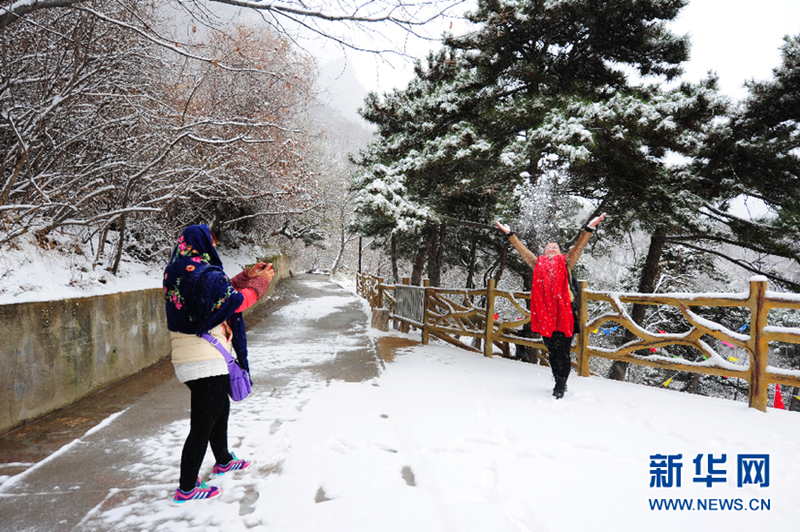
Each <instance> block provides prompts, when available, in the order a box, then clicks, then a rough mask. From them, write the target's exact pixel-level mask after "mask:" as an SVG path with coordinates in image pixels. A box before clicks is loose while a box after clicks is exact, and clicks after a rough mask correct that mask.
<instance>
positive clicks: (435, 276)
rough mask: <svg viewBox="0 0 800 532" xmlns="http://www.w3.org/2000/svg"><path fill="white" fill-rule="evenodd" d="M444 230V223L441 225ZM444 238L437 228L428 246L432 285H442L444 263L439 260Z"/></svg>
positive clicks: (429, 275)
mask: <svg viewBox="0 0 800 532" xmlns="http://www.w3.org/2000/svg"><path fill="white" fill-rule="evenodd" d="M440 227H441V228H442V231H443V230H444V229H443V228H444V225H441V226H440ZM441 246H442V239H441V238H439V231H437V230H436V228H434V229H433V231H431V243H430V245H429V246H428V280H429V281H430V284H431V286H441V281H442V265H441V263H440V261H439V259H440V258H441Z"/></svg>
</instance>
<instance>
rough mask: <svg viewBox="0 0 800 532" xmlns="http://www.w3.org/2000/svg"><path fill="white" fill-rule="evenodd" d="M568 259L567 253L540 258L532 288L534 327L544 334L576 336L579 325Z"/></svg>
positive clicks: (533, 328) (534, 271)
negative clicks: (572, 295)
mask: <svg viewBox="0 0 800 532" xmlns="http://www.w3.org/2000/svg"><path fill="white" fill-rule="evenodd" d="M568 282H569V281H568V279H567V261H566V257H565V256H564V255H557V256H555V257H553V258H552V259H550V258H547V257H545V256H544V255H542V256H540V257H539V260H537V261H536V267H535V268H534V269H533V287H532V288H531V330H532V331H533V332H537V333H539V334H541V335H542V336H548V337H550V336H553V332H554V331H561V332H563V333H564V334H565V335H566V336H567V337H568V338H569V337H571V336H572V333H573V332H574V331H573V327H574V326H575V322H574V319H573V317H572V302H571V301H570V297H569V288H568Z"/></svg>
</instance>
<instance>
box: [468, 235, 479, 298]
mask: <svg viewBox="0 0 800 532" xmlns="http://www.w3.org/2000/svg"><path fill="white" fill-rule="evenodd" d="M477 256H478V237H477V235H475V236H473V237H472V244H471V245H470V248H469V264H467V288H468V289H469V288H475V263H476V261H477Z"/></svg>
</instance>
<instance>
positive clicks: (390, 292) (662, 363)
mask: <svg viewBox="0 0 800 532" xmlns="http://www.w3.org/2000/svg"><path fill="white" fill-rule="evenodd" d="M402 284H404V285H408V284H409V279H408V278H405V279H403V281H402ZM580 289H581V297H580V302H581V305H580V312H579V319H580V323H581V324H583V326H582V327H580V329H579V331H578V332H577V334H576V336H577V342H576V345H575V347H573V349H572V350H573V352H575V353H576V354H577V362H576V363H573V366H574V367H575V369H576V370H577V372H578V375H580V376H582V377H588V376H589V375H590V374H591V373H590V370H589V362H590V359H591V357H600V358H604V359H608V360H619V361H622V362H628V363H631V364H639V365H644V366H652V367H659V368H665V369H671V370H676V371H684V372H689V373H698V374H703V375H718V376H719V375H722V376H727V377H737V378H740V379H743V380H745V381H746V382H747V383H748V389H749V405H750V406H751V407H752V408H757V409H759V410H761V411H764V412H765V411H766V409H767V386H768V385H769V384H770V383H777V384H781V385H785V386H794V387H800V371H796V370H786V369H781V368H773V367H768V365H767V354H768V352H769V343H770V342H783V343H790V344H800V328H790V327H775V326H769V324H768V315H769V311H770V310H772V309H795V310H800V295H798V294H783V293H778V292H771V291H768V290H767V281H766V279H765V278H763V277H754V278H752V279H751V281H750V290H749V292H745V293H740V294H702V295H699V294H623V293H613V292H596V291H591V290H587V284H586V281H581V282H580ZM357 290H358V293H359V295H361V296H362V297H364V298H366V299H367V300H368V301H369V304H370V307H371V308H385V309H388V310H389V312H390V317H391V319H392V320H394V321H395V322H397V323H399V324H400V328H401V330H403V331H406V332H407V331H408V330H409V329H410V327H416V328H418V329H420V330H421V333H422V343H424V344H426V343H428V341H429V338H430V336H434V337H435V338H438V339H440V340H442V341H445V342H447V343H449V344H452V345H455V346H457V347H459V348H462V349H466V350H468V351H473V352H478V353H481V352H482V353H483V354H484V355H485V356H489V357H491V356H492V355H493V353H494V348H495V346H496V347H498V348H499V349H500V350H501V351H502V352H503V353H504V354H505V355H506V356H508V354H509V351H510V348H509V345H510V344H516V345H524V346H529V347H532V348H534V349H535V350H537V351H536V352H537V353H538V356H539V357H540V358H541V359H543V360H544V361H546V358H544V353H545V352H546V348H545V346H544V344H543V343H542V341H541V339H540V338H527V337H524V336H521V335H520V334H519V332H518V331H519V330H520V329H521V328H522V327H523V326H524V325H526V324H528V323H530V313H529V312H528V310H527V309H528V305H529V300H530V294H529V293H525V292H507V291H502V290H497V289H495V283H494V280H489V284H488V286H487V287H486V288H483V289H472V290H468V289H460V290H459V289H451V288H434V287H430V286H427V282H426V286H424V287H420V288H418V290H424V308H423V316H424V319H423V322H422V323H419V322H417V321H415V320H411V319H408V318H406V317H403V316H401V315H398V314H397V313H395V307H396V305H397V286H396V285H387V284H384V283H383V279H381V278H380V277H376V276H373V275H369V274H360V275H359V276H358V278H357ZM589 302H594V303H593V307H598V306H606V307H607V308H608V309H609V310H608V311H607V312H605V313H603V314H601V315H599V316H597V317H594V318H592V319H591V321H590V320H589V311H588V309H589V304H590V303H589ZM631 303H638V304H643V305H668V306H672V307H675V308H676V309H677V310H678V311H680V313H681V315H682V316H683V317H684V319H685V320H686V322H687V324H688V330H686V331H684V332H681V333H659V332H655V333H654V332H652V331H649V330H647V329H645V328H643V327H641V326H640V325H638V324H636V323H635V322H634V321H633V320H632V319H631V317H630V315H629V314H628V312H627V310H626V308H625V306H624V304H631ZM692 307H741V308H745V309H747V310H749V312H750V321H749V323H748V325H749V331H750V334H742V333H740V332H735V331H732V330H730V329H728V328H726V327H724V326H723V325H721V324H718V323H715V322H712V321H710V320H708V319H706V318H703V317H702V316H700V315H698V314H697V313H696V312H694V311H693V310H692ZM498 308H501V309H502V310H501V311H502V313H503V316H504V317H503V318H501V319H495V316H496V314H495V312H496V310H495V309H498ZM509 315H513V317H512V318H508V317H507V316H509ZM608 322H614V323H616V324H618V325H619V326H621V327H623V328H624V329H627V330H628V331H630V332H631V333H632V334H633V335H634V336H635V337H636V338H635V339H634V340H632V341H630V342H627V343H625V344H624V345H622V346H619V347H616V348H607V347H602V346H597V345H590V340H591V338H592V331H597V330H598V328H600V327H602V326H604V325H606V324H607V323H608ZM704 336H709V337H713V338H716V339H718V340H720V341H721V342H725V343H726V344H728V345H730V346H735V347H739V348H742V349H744V350H745V351H746V352H747V353H748V355H749V356H748V359H749V360H748V361H747V364H746V365H740V364H733V363H731V362H730V361H728V360H726V359H725V358H723V357H722V356H720V355H719V354H718V353H717V352H716V351H715V350H714V349H712V348H711V347H710V346H709V345H708V343H707V342H706V341H704V340H703V337H704ZM462 338H472V339H473V340H472V343H471V344H470V343H465V342H463V341H462ZM668 345H683V346H689V347H692V348H694V349H696V350H697V351H698V352H699V353H700V354H701V355H703V358H704V359H705V360H703V361H702V362H694V361H690V360H686V359H685V358H674V357H665V356H661V355H657V354H651V355H641V354H637V352H640V351H642V350H645V351H646V350H650V351H653V350H656V349H659V348H663V347H666V346H668ZM481 346H482V348H481Z"/></svg>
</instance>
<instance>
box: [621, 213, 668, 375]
mask: <svg viewBox="0 0 800 532" xmlns="http://www.w3.org/2000/svg"><path fill="white" fill-rule="evenodd" d="M665 237H666V231H665V230H664V229H663V228H661V227H659V228H658V229H656V232H655V233H653V235H652V236H651V237H650V249H649V250H648V252H647V259H646V260H645V262H644V269H643V270H642V276H641V277H640V279H639V293H640V294H650V293H652V292H653V290H655V287H656V280H657V279H658V270H659V268H658V263H659V262H660V261H661V254H662V253H663V251H664V244H665V243H666V239H665ZM646 311H647V305H640V304H638V303H634V305H633V310H632V311H631V319H632V320H633V321H634V322H635V323H637V324H639V325H641V324H642V323H643V322H644V317H645V313H646ZM635 338H637V337H636V335H635V334H633V333H632V332H630V331H628V330H626V331H625V338H624V341H625V342H630V341H631V340H634V339H635ZM627 373H628V363H627V362H620V361H619V360H615V361H614V363H613V364H612V365H611V371H610V372H609V374H608V378H609V379H613V380H615V381H624V380H625V375H626V374H627Z"/></svg>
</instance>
